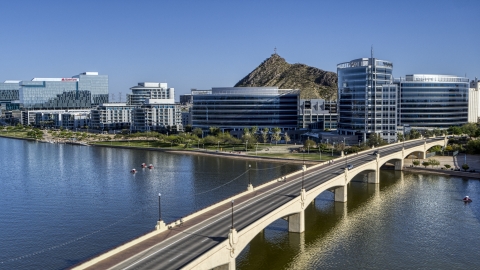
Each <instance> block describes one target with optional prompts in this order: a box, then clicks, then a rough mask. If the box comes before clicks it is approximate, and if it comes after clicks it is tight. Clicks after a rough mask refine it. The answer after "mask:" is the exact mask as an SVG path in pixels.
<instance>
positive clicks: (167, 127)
mask: <svg viewBox="0 0 480 270" xmlns="http://www.w3.org/2000/svg"><path fill="white" fill-rule="evenodd" d="M131 130H132V131H133V132H137V131H139V132H144V131H167V132H168V131H172V130H175V131H180V130H183V126H182V113H181V110H180V105H179V104H175V102H174V100H172V99H147V100H145V102H144V104H143V105H142V106H141V107H136V108H134V109H133V111H132V125H131Z"/></svg>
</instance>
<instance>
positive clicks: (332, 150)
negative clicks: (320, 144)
mask: <svg viewBox="0 0 480 270" xmlns="http://www.w3.org/2000/svg"><path fill="white" fill-rule="evenodd" d="M333 148H335V142H334V143H333V146H332V157H333Z"/></svg>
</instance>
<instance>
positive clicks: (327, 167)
mask: <svg viewBox="0 0 480 270" xmlns="http://www.w3.org/2000/svg"><path fill="white" fill-rule="evenodd" d="M412 143H413V142H412ZM358 158H360V157H358ZM372 161H373V160H372ZM369 162H371V161H369ZM335 167H339V169H340V168H341V165H340V164H338V165H337V166H335ZM329 168H331V167H329V166H328V165H327V166H325V167H324V168H318V169H316V170H315V171H312V172H310V173H308V174H305V175H304V177H305V176H313V174H319V173H321V172H323V171H329ZM299 181H301V175H298V176H297V177H296V179H295V180H292V181H291V182H289V183H288V182H287V183H286V184H284V185H279V186H278V187H275V188H273V189H271V190H269V191H266V192H264V193H262V194H260V195H259V196H258V197H254V198H255V200H254V201H252V202H250V203H249V204H247V205H242V204H244V203H246V202H248V201H249V200H247V201H245V202H242V203H241V204H240V205H242V207H237V210H236V211H240V210H242V209H243V208H245V207H247V206H250V205H251V204H253V203H256V202H258V201H259V200H262V199H265V198H264V197H267V195H270V194H271V193H272V192H273V191H276V190H279V191H282V190H284V189H287V188H290V187H291V186H292V185H294V184H296V183H297V182H299ZM323 183H324V182H322V183H321V184H323ZM224 212H228V213H227V214H224ZM215 217H217V218H216V219H215V220H214V221H213V222H210V223H208V224H206V225H205V226H203V227H200V228H198V229H197V230H195V231H193V232H188V231H183V232H182V233H188V235H185V236H183V237H181V238H180V239H177V240H176V241H174V242H172V243H170V244H168V245H166V246H165V247H163V248H161V249H159V250H157V251H155V252H154V253H152V254H150V255H148V256H146V257H144V258H142V259H140V260H138V261H136V262H134V263H133V264H130V265H128V266H126V267H125V268H123V269H128V268H131V267H132V266H134V265H137V264H138V263H140V262H142V261H144V260H146V259H148V258H149V257H151V256H153V255H155V254H157V253H159V252H161V251H163V250H164V249H166V248H168V247H170V246H171V245H174V244H176V243H177V242H179V241H181V240H183V239H185V238H187V237H190V236H191V234H195V233H196V232H198V231H200V230H202V229H204V228H205V227H208V226H210V225H211V224H214V223H216V222H217V221H219V220H221V219H223V218H225V217H230V209H227V210H224V211H222V212H220V213H218V214H216V215H214V216H212V217H210V218H208V219H206V220H204V221H202V222H201V223H204V222H207V221H208V220H210V219H213V218H215ZM201 223H199V224H198V225H194V226H193V227H192V228H194V227H196V226H200V224H201ZM160 244H161V243H159V244H157V245H160ZM154 247H155V246H154ZM154 247H152V248H154ZM138 255H139V254H138ZM177 257H178V256H177ZM127 260H129V259H126V260H124V261H122V262H120V263H118V264H116V265H114V266H112V267H111V268H109V269H112V268H114V267H116V266H117V265H120V264H122V263H124V262H126V261H127Z"/></svg>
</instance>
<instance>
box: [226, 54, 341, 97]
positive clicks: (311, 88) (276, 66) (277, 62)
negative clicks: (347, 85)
mask: <svg viewBox="0 0 480 270" xmlns="http://www.w3.org/2000/svg"><path fill="white" fill-rule="evenodd" d="M242 86H247V87H252V86H277V87H278V88H280V89H300V97H301V98H303V99H310V98H321V99H326V100H329V99H331V100H336V99H337V74H336V73H335V72H330V71H324V70H321V69H318V68H315V67H310V66H307V65H304V64H289V63H287V61H285V59H283V58H282V57H280V56H279V55H278V54H276V53H274V54H272V56H270V57H269V58H267V59H266V60H265V61H263V63H261V64H260V65H259V66H258V67H257V68H256V69H254V70H253V71H252V72H250V74H248V75H247V76H245V78H243V79H241V80H240V81H239V82H238V83H237V84H235V87H242Z"/></svg>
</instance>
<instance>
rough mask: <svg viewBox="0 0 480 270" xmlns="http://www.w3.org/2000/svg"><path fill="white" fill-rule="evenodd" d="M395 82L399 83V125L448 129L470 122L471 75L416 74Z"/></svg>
mask: <svg viewBox="0 0 480 270" xmlns="http://www.w3.org/2000/svg"><path fill="white" fill-rule="evenodd" d="M396 83H398V84H399V86H400V91H399V92H400V96H399V110H398V114H399V117H398V118H399V125H402V126H407V125H409V126H410V127H415V128H417V129H434V128H443V129H445V128H449V127H451V126H461V125H463V124H466V123H467V122H468V94H469V93H468V83H469V80H468V78H464V77H458V76H454V75H436V74H413V75H407V76H405V78H400V79H399V80H396ZM472 98H473V97H472Z"/></svg>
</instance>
